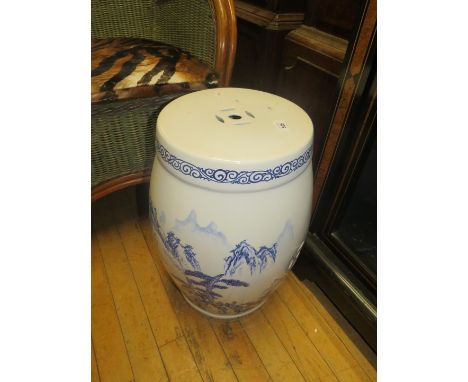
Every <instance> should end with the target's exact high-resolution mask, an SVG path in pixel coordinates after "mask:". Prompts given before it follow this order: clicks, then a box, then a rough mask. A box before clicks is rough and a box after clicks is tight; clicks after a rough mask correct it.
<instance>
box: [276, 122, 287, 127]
mask: <svg viewBox="0 0 468 382" xmlns="http://www.w3.org/2000/svg"><path fill="white" fill-rule="evenodd" d="M275 126H276V127H277V128H278V129H287V128H288V126H287V125H286V122H284V121H275Z"/></svg>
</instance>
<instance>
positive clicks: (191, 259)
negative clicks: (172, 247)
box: [182, 244, 201, 271]
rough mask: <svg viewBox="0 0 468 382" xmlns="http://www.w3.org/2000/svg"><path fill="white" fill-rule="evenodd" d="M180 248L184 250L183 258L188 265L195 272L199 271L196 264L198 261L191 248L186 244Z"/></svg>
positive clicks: (198, 266) (198, 265)
mask: <svg viewBox="0 0 468 382" xmlns="http://www.w3.org/2000/svg"><path fill="white" fill-rule="evenodd" d="M182 248H183V249H184V255H185V258H186V259H187V261H188V262H189V263H190V265H191V266H192V268H193V269H195V270H197V271H201V268H200V264H199V263H198V260H197V259H196V258H195V256H196V255H197V254H196V253H195V252H194V251H193V247H192V246H191V245H188V244H187V245H182Z"/></svg>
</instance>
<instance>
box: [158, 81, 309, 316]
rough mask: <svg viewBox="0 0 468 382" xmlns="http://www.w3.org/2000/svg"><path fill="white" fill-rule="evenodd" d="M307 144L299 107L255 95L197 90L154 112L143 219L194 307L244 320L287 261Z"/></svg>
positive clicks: (294, 252) (305, 174)
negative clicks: (147, 217)
mask: <svg viewBox="0 0 468 382" xmlns="http://www.w3.org/2000/svg"><path fill="white" fill-rule="evenodd" d="M312 140H313V127H312V121H311V120H310V118H309V117H308V115H307V114H306V113H305V112H304V111H303V110H302V109H301V108H299V107H298V106H297V105H295V104H293V103H292V102H290V101H288V100H286V99H284V98H281V97H278V96H276V95H273V94H269V93H264V92H260V91H256V90H249V89H237V88H219V89H209V90H202V91H199V92H195V93H191V94H188V95H184V96H182V97H180V98H178V99H176V100H175V101H172V102H171V103H169V104H168V105H167V106H166V107H165V108H164V109H163V110H162V111H161V113H160V115H159V117H158V120H157V127H156V151H157V154H156V158H155V160H154V165H153V172H152V175H151V186H150V214H151V221H152V225H153V229H154V233H155V236H156V238H157V239H156V240H157V241H158V243H159V249H160V254H161V256H162V260H163V263H164V264H165V266H166V269H167V271H168V272H169V274H170V275H171V277H172V279H173V281H174V282H175V284H176V285H177V286H178V288H179V289H180V291H181V292H182V294H183V296H184V297H185V299H186V300H187V302H188V303H189V304H190V305H191V306H192V307H194V308H195V309H197V310H199V311H200V312H202V313H205V314H207V315H209V316H212V317H216V318H236V317H240V316H243V315H246V314H248V313H250V312H253V311H254V310H256V309H258V308H259V307H260V306H261V305H262V304H263V303H264V302H265V301H266V299H267V297H268V295H269V294H271V292H273V290H274V289H275V288H276V287H277V286H278V284H279V282H280V281H281V280H282V279H283V278H284V277H285V276H286V274H287V272H288V271H289V270H290V269H291V267H292V266H293V265H294V262H295V261H296V259H297V257H298V255H299V252H300V250H301V247H302V245H303V243H304V240H305V237H306V234H307V230H308V225H309V220H310V216H311V208H312V161H311V156H312Z"/></svg>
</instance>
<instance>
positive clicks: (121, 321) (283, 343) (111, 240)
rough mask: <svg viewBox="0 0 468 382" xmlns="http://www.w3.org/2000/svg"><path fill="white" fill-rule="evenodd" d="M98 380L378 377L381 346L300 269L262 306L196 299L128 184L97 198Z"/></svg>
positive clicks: (94, 355)
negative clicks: (199, 306)
mask: <svg viewBox="0 0 468 382" xmlns="http://www.w3.org/2000/svg"><path fill="white" fill-rule="evenodd" d="M92 229H93V231H92V311H91V312H92V325H91V328H92V332H91V337H92V343H91V365H92V381H102V382H107V381H112V382H117V381H125V382H128V381H166V380H171V381H205V382H208V381H221V382H227V381H255V382H257V381H270V380H271V381H342V382H344V381H375V380H376V370H375V356H374V355H373V354H372V352H370V351H369V349H368V348H366V347H365V345H363V342H362V340H360V339H359V337H358V336H357V335H356V333H355V332H353V330H352V329H351V328H350V327H349V325H348V324H347V323H346V322H345V321H344V320H343V318H342V317H340V316H339V315H338V313H337V312H336V311H334V309H333V307H332V306H331V304H330V303H329V302H327V301H326V299H325V298H324V296H323V295H322V294H321V293H320V292H319V291H318V289H317V288H315V289H314V286H313V285H312V287H311V288H312V290H313V292H312V291H311V289H310V288H308V287H306V286H305V285H304V284H303V283H302V282H300V281H299V280H298V279H297V278H296V277H295V276H294V275H293V274H292V273H291V274H290V275H289V276H288V277H287V279H286V281H285V282H283V284H282V285H281V286H280V287H279V289H278V290H277V292H275V293H274V294H273V295H272V296H271V298H270V299H269V301H268V302H267V303H266V304H265V305H264V306H263V307H262V308H261V309H260V310H258V311H256V312H255V313H253V314H251V315H249V316H246V317H244V318H241V319H238V320H232V321H222V320H215V319H210V318H207V317H205V316H203V315H201V314H200V313H198V312H197V311H195V310H194V309H192V308H191V307H190V306H189V305H188V304H187V303H186V302H185V300H184V299H183V297H182V296H181V294H180V293H179V291H178V290H177V289H176V288H175V286H174V285H173V284H172V283H171V281H170V280H169V277H168V275H167V273H166V272H165V270H164V268H163V267H162V264H161V262H160V260H159V258H158V250H157V246H156V242H155V240H154V238H153V235H152V230H151V226H150V223H149V220H148V217H147V216H142V217H140V216H139V215H138V213H137V209H136V203H135V194H134V190H133V189H128V190H124V191H120V192H117V193H114V194H112V195H111V196H109V197H106V198H104V199H101V200H99V201H97V202H96V203H94V204H93V206H92Z"/></svg>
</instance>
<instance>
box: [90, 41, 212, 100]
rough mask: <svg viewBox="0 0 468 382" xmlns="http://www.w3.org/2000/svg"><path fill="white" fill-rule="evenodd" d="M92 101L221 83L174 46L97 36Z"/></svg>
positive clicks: (128, 97) (191, 88) (204, 66)
mask: <svg viewBox="0 0 468 382" xmlns="http://www.w3.org/2000/svg"><path fill="white" fill-rule="evenodd" d="M91 67H92V72H91V101H92V103H94V104H96V103H101V102H107V101H115V100H130V99H141V98H145V97H154V96H167V95H170V94H175V93H184V92H190V91H195V90H202V89H206V88H212V87H216V86H218V78H217V75H216V74H215V72H214V71H213V70H212V69H211V68H210V67H209V66H208V65H207V64H205V63H203V62H202V61H200V60H199V59H198V58H196V57H194V56H192V55H191V54H190V53H188V52H185V51H183V50H181V49H179V48H177V47H174V46H172V45H168V44H164V43H161V42H157V41H151V40H146V39H137V38H105V39H93V40H92V49H91Z"/></svg>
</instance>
